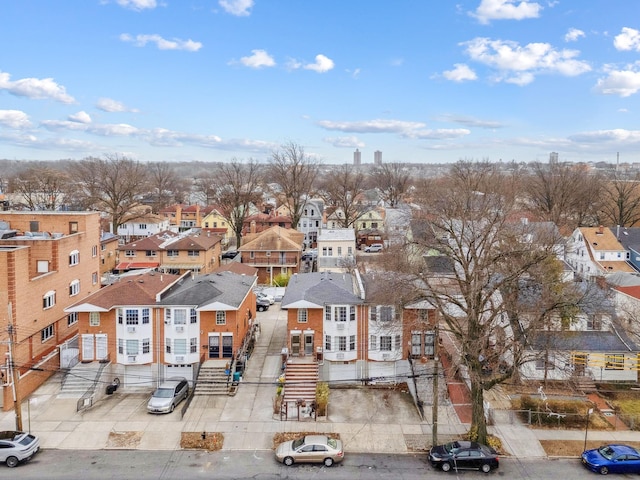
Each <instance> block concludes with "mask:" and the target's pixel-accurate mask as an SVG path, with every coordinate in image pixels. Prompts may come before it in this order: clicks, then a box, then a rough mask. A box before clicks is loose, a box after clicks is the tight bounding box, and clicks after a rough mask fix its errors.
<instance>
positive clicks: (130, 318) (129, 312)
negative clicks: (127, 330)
mask: <svg viewBox="0 0 640 480" xmlns="http://www.w3.org/2000/svg"><path fill="white" fill-rule="evenodd" d="M125 318H126V319H127V325H138V322H139V319H138V309H137V308H136V309H133V308H127V309H126V311H125Z"/></svg>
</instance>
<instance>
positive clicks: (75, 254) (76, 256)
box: [69, 250, 80, 266]
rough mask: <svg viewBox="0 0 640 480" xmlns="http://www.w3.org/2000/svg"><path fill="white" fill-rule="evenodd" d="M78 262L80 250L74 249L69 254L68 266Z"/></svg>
mask: <svg viewBox="0 0 640 480" xmlns="http://www.w3.org/2000/svg"><path fill="white" fill-rule="evenodd" d="M78 263H80V252H79V251H78V250H74V251H72V252H71V253H70V254H69V266H73V265H78Z"/></svg>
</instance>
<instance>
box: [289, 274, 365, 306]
mask: <svg viewBox="0 0 640 480" xmlns="http://www.w3.org/2000/svg"><path fill="white" fill-rule="evenodd" d="M299 301H306V302H310V303H313V304H316V305H358V304H361V303H363V302H362V300H361V299H360V297H359V296H358V295H356V293H355V291H354V286H353V277H352V276H351V275H350V274H348V273H336V272H313V273H299V274H296V275H293V276H292V277H291V279H290V280H289V284H288V285H287V291H286V292H285V294H284V297H283V298H282V308H287V306H289V305H292V304H294V303H296V302H299Z"/></svg>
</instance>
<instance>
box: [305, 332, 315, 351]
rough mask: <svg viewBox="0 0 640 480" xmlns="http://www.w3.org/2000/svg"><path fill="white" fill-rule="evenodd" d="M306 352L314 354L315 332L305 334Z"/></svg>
mask: <svg viewBox="0 0 640 480" xmlns="http://www.w3.org/2000/svg"><path fill="white" fill-rule="evenodd" d="M304 354H305V355H313V333H305V334H304Z"/></svg>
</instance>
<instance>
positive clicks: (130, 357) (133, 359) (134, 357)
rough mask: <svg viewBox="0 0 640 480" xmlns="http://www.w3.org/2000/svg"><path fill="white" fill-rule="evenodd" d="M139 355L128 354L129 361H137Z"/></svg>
mask: <svg viewBox="0 0 640 480" xmlns="http://www.w3.org/2000/svg"><path fill="white" fill-rule="evenodd" d="M136 358H137V356H136V355H129V356H128V361H129V362H135V361H136Z"/></svg>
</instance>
